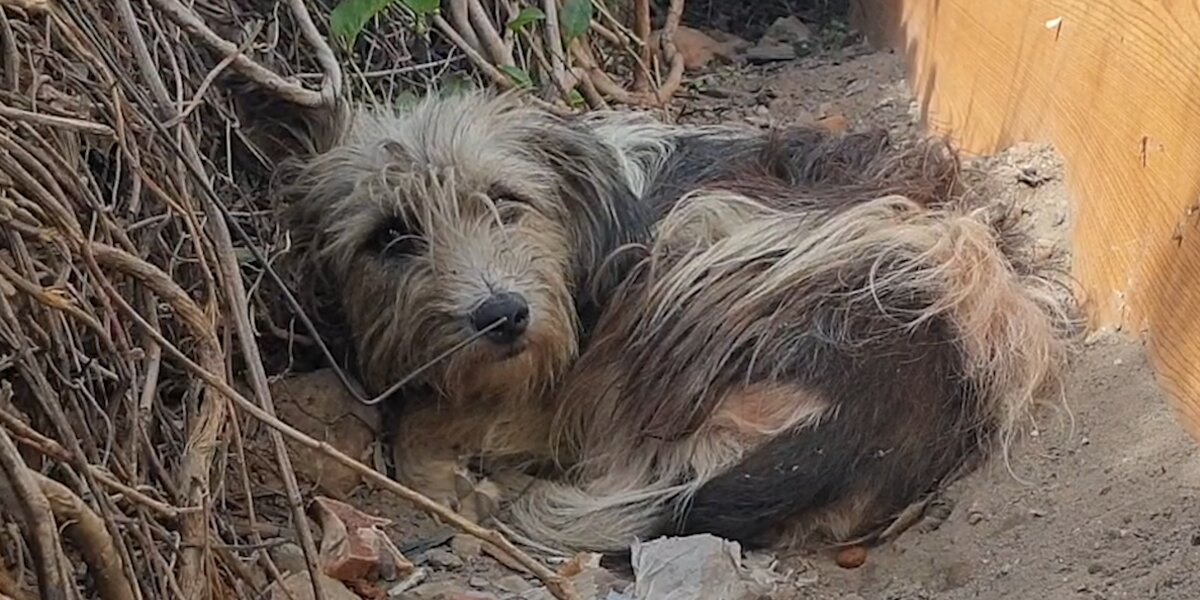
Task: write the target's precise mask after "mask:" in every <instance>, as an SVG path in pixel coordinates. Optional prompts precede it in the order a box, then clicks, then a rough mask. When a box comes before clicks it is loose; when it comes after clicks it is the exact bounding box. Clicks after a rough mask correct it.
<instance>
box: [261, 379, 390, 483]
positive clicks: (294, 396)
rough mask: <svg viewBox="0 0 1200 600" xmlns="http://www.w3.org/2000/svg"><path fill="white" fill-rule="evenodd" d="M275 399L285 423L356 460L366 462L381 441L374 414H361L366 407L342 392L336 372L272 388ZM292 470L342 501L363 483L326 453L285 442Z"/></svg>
mask: <svg viewBox="0 0 1200 600" xmlns="http://www.w3.org/2000/svg"><path fill="white" fill-rule="evenodd" d="M270 390H271V396H272V398H273V399H274V401H275V411H276V413H278V415H279V418H280V419H281V420H282V421H283V422H285V423H287V424H289V425H291V426H292V427H295V428H296V429H299V430H300V431H303V432H304V433H306V434H308V435H309V436H312V437H314V438H316V439H317V440H318V441H322V442H326V443H328V444H330V445H332V446H333V447H334V448H337V449H338V450H340V451H342V452H343V453H345V454H348V455H350V456H353V457H355V458H359V457H364V456H366V455H367V453H368V451H369V450H370V448H371V444H372V443H373V442H374V441H375V431H374V429H373V426H375V425H377V424H378V423H372V422H369V419H370V418H371V417H370V416H368V415H361V416H360V415H357V413H356V411H359V410H362V409H363V408H367V407H365V405H363V404H362V403H361V402H358V401H357V400H355V399H354V397H353V396H351V395H350V393H349V392H347V391H346V389H345V388H344V387H342V384H341V381H340V380H338V378H337V376H336V375H335V374H334V373H333V371H332V370H330V369H322V370H319V371H313V372H311V373H301V374H297V375H292V376H289V377H286V378H284V379H281V380H279V381H276V382H275V383H274V384H272V385H271V388H270ZM284 443H286V444H287V446H288V450H289V452H290V454H291V457H292V466H293V467H295V469H296V472H297V473H298V474H300V475H301V476H302V477H303V478H304V479H305V480H308V481H311V482H314V483H316V484H317V485H318V486H320V488H321V489H322V490H324V491H325V492H326V493H328V494H331V495H333V496H334V497H336V498H346V497H347V496H348V495H349V494H350V492H352V491H353V490H354V488H355V487H357V486H358V485H359V483H361V482H362V476H361V475H359V474H358V473H357V472H355V471H354V470H352V469H350V468H348V467H346V466H345V465H343V464H341V463H339V462H337V461H335V460H333V459H331V458H330V457H329V456H327V455H326V454H324V453H322V452H320V451H318V450H314V449H312V448H309V447H307V446H304V445H301V444H298V443H295V442H292V441H291V440H285V442H284Z"/></svg>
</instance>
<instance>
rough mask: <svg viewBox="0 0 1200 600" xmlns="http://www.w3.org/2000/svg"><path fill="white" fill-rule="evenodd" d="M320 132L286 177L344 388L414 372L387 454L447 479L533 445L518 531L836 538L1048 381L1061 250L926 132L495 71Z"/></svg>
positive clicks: (988, 447) (1002, 441) (892, 508)
mask: <svg viewBox="0 0 1200 600" xmlns="http://www.w3.org/2000/svg"><path fill="white" fill-rule="evenodd" d="M331 123H332V124H333V125H334V126H333V127H329V125H330V124H331ZM321 131H322V132H323V133H322V134H321V136H318V137H322V141H318V142H316V143H315V145H314V148H315V149H316V150H317V152H316V154H314V155H310V156H305V157H302V158H301V159H298V160H292V161H289V162H288V163H287V164H285V165H283V166H282V167H281V169H280V175H281V178H282V181H283V182H284V185H283V186H282V187H281V189H280V193H281V194H282V198H283V199H284V201H285V202H286V203H287V205H288V207H289V208H288V214H289V219H290V221H289V222H290V223H291V226H292V231H293V233H294V235H295V236H296V238H297V240H299V241H301V242H302V243H303V244H304V245H305V246H306V247H308V248H310V249H311V250H312V255H311V258H312V261H313V262H311V263H310V264H311V265H312V267H313V269H314V270H315V271H317V272H320V273H323V274H324V275H325V277H327V281H328V282H329V285H331V286H332V287H331V289H332V290H333V291H334V292H335V294H336V295H337V296H338V298H339V299H340V301H341V302H340V304H341V310H343V311H344V313H345V318H346V319H347V322H348V325H349V329H350V332H351V334H352V336H353V344H354V349H355V351H356V356H357V364H358V367H359V370H360V374H361V377H362V379H363V381H364V382H365V383H366V386H367V387H368V388H369V389H370V390H372V391H374V392H380V391H382V390H384V389H387V388H388V387H389V386H390V385H391V384H392V383H393V382H394V381H396V380H398V379H400V378H401V377H403V376H405V375H407V374H409V373H410V372H413V371H414V370H417V369H419V368H422V367H426V366H428V367H429V368H427V369H425V370H424V371H422V374H421V376H420V377H419V378H417V379H416V380H414V382H413V385H411V386H409V388H408V389H406V390H404V394H403V395H404V399H403V401H402V402H401V411H402V414H401V416H400V419H399V425H398V427H397V428H396V439H395V447H396V452H397V463H398V464H397V470H398V474H399V477H400V478H401V479H402V480H403V481H404V482H406V483H408V484H410V485H413V486H415V487H417V488H418V489H420V490H421V491H423V492H425V493H426V494H428V495H431V496H433V497H435V498H437V499H439V500H442V501H447V502H451V503H454V502H456V501H457V500H458V499H459V498H461V497H462V496H463V495H464V493H466V492H468V491H469V488H470V486H467V487H466V489H464V487H463V486H462V483H463V481H462V477H463V475H462V473H463V467H462V465H463V464H464V462H463V461H464V459H466V458H480V457H482V458H484V459H486V461H487V462H488V464H490V465H492V468H494V469H498V470H499V471H497V472H502V471H503V470H504V468H509V467H512V466H513V465H520V464H524V463H525V462H537V461H541V462H542V463H547V464H550V465H552V466H554V467H556V470H555V471H554V472H553V473H551V474H549V475H547V476H544V477H540V478H538V479H536V480H535V481H534V482H533V483H532V484H531V485H529V486H528V487H527V488H526V489H515V490H510V491H511V492H513V495H514V496H515V497H514V498H511V503H510V505H509V506H508V509H509V517H510V518H511V519H512V520H513V523H514V524H515V525H516V526H517V527H518V528H519V529H520V530H521V531H523V532H524V533H526V534H527V535H529V536H530V537H532V538H533V539H535V540H538V541H541V542H544V543H547V544H551V545H555V546H558V547H564V548H571V549H587V550H598V551H621V550H623V549H625V548H627V547H628V545H629V544H630V543H631V542H632V541H634V540H635V539H645V538H648V537H653V536H656V535H661V534H675V533H696V532H711V533H714V534H717V535H720V536H724V537H726V538H730V539H735V540H739V541H741V542H743V543H745V544H749V545H757V544H770V543H778V542H782V541H792V542H801V543H810V542H817V541H823V542H834V543H837V542H844V541H846V540H849V539H853V538H854V537H855V536H860V535H862V534H865V533H867V532H870V531H873V530H876V529H878V527H879V526H880V525H882V524H886V523H887V522H888V520H889V519H891V518H893V517H895V516H896V515H897V513H899V512H900V511H901V510H903V509H904V508H905V507H906V506H908V505H910V504H912V503H913V502H915V501H917V500H919V499H921V498H922V497H923V496H924V495H926V494H928V493H929V492H930V491H932V490H934V489H935V488H936V487H937V486H939V485H944V484H945V483H947V482H948V481H950V480H952V479H953V478H955V477H957V476H959V475H961V474H962V473H964V472H966V471H967V470H969V469H970V468H972V467H973V466H974V465H976V464H977V463H978V459H980V458H985V457H987V456H989V455H991V454H993V453H994V452H995V451H996V450H997V449H999V450H1003V449H1005V448H1006V447H1007V442H1008V440H1009V439H1010V437H1011V436H1012V434H1013V432H1014V431H1015V430H1016V426H1017V424H1018V421H1019V420H1020V419H1021V418H1022V416H1023V415H1025V414H1026V413H1027V412H1028V411H1029V410H1030V409H1031V407H1032V406H1033V404H1034V403H1035V402H1036V401H1037V400H1039V399H1041V398H1044V397H1045V396H1046V395H1047V394H1053V393H1056V392H1058V391H1059V390H1058V386H1059V384H1060V380H1059V377H1060V375H1061V374H1062V372H1063V370H1064V366H1065V364H1066V362H1067V358H1068V356H1069V350H1070V349H1071V342H1072V339H1071V335H1072V334H1073V330H1072V329H1071V327H1070V324H1071V320H1070V319H1069V318H1068V317H1069V316H1070V314H1071V311H1070V304H1069V302H1068V299H1067V297H1066V295H1064V294H1061V293H1060V291H1061V290H1060V289H1059V288H1058V287H1056V282H1055V279H1054V277H1053V275H1054V274H1055V273H1056V271H1054V270H1053V269H1052V268H1051V266H1050V265H1047V264H1044V263H1045V260H1044V259H1041V258H1039V257H1038V255H1037V254H1036V253H1035V251H1034V250H1033V249H1032V248H1031V247H1030V245H1029V243H1028V241H1027V240H1026V239H1025V237H1024V236H1023V235H1022V233H1021V231H1020V230H1019V229H1018V228H1017V224H1016V222H1015V221H1014V220H1013V219H1012V218H1011V217H1012V215H1011V214H1009V213H1007V212H1005V211H996V210H994V207H989V206H987V205H983V206H975V205H973V204H971V203H969V202H967V201H966V200H964V199H963V198H962V194H961V190H960V187H961V186H960V182H959V180H958V173H959V170H958V164H957V162H956V159H955V157H954V155H953V154H952V153H951V152H950V151H949V149H948V148H946V147H945V146H944V145H943V144H941V143H939V142H936V141H932V140H927V141H920V142H917V143H912V144H908V145H904V146H900V145H897V144H894V143H893V142H892V141H890V140H889V139H887V136H886V135H884V134H882V133H879V132H869V133H858V134H850V135H845V136H835V135H832V134H829V133H827V132H825V131H822V130H819V129H808V128H795V129H787V130H782V131H776V132H772V133H764V132H760V131H758V130H748V129H742V128H736V127H703V128H695V127H692V128H689V127H679V126H668V125H664V124H662V123H659V122H657V121H655V120H653V119H651V118H649V117H647V116H644V115H639V114H635V113H622V112H601V113H594V114H591V115H589V116H585V117H569V118H564V117H558V116H555V115H553V114H550V113H548V112H544V111H541V110H537V109H534V108H529V107H527V106H524V105H522V104H521V103H519V102H518V101H516V100H515V99H514V98H513V97H511V96H504V95H501V96H494V95H490V94H468V95H462V96H454V97H440V98H431V99H428V100H425V101H423V102H422V103H420V104H418V105H416V106H415V107H411V108H408V109H405V110H398V111H391V110H369V109H360V110H355V111H353V112H352V113H348V116H347V117H345V118H339V119H335V120H334V121H331V122H326V124H325V126H324V127H323V128H322V129H321ZM310 133H311V131H310ZM464 343H465V346H464ZM460 346H462V349H461V350H460V351H458V352H456V353H451V352H450V351H451V350H453V349H455V348H458V347H460ZM447 354H449V356H448V357H446V358H444V359H441V357H443V356H446V355H447ZM430 363H432V365H431V366H430ZM496 465H501V466H496Z"/></svg>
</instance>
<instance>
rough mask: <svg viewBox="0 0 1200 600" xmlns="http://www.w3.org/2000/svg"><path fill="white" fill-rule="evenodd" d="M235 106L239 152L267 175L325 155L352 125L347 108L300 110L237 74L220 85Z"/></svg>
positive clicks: (344, 105) (338, 104) (342, 105)
mask: <svg viewBox="0 0 1200 600" xmlns="http://www.w3.org/2000/svg"><path fill="white" fill-rule="evenodd" d="M218 83H219V85H220V86H221V87H222V88H223V89H225V90H226V91H227V92H228V94H229V96H230V99H231V100H232V103H233V108H234V114H235V115H236V116H237V120H238V134H239V135H238V136H237V138H238V139H239V140H240V141H241V144H240V145H241V148H239V150H242V151H244V152H247V153H248V154H249V155H250V156H251V157H253V160H255V161H257V162H258V163H259V164H261V165H262V166H263V167H265V168H267V169H268V170H270V169H273V168H274V167H275V166H276V165H278V164H280V163H283V162H286V161H288V160H289V159H295V158H300V159H303V158H308V157H312V156H315V155H317V154H320V153H322V152H325V151H327V150H329V149H330V148H331V147H333V145H334V144H336V143H337V141H338V139H339V138H340V137H341V136H342V135H343V134H344V132H345V131H346V129H347V127H348V126H349V123H350V118H349V111H350V107H349V104H348V103H347V102H346V101H344V100H343V99H340V98H339V99H337V101H336V102H335V103H334V104H333V105H329V106H317V107H311V106H302V105H299V104H296V103H294V102H291V101H288V100H286V99H284V98H282V97H280V95H279V94H277V93H275V92H272V91H271V90H268V89H264V88H263V87H262V85H261V84H259V83H257V82H254V81H252V80H250V79H248V78H246V77H245V76H243V75H241V74H238V73H236V72H231V73H229V74H226V75H223V76H222V77H221V79H220V80H218Z"/></svg>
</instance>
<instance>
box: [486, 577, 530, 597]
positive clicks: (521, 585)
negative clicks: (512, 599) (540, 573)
mask: <svg viewBox="0 0 1200 600" xmlns="http://www.w3.org/2000/svg"><path fill="white" fill-rule="evenodd" d="M495 586H496V589H499V590H503V591H505V592H508V593H510V594H520V593H522V592H527V591H529V590H531V589H533V585H532V584H530V583H529V582H528V581H525V578H524V577H521V576H520V575H508V576H506V577H502V578H500V579H499V580H497V581H496V583H495Z"/></svg>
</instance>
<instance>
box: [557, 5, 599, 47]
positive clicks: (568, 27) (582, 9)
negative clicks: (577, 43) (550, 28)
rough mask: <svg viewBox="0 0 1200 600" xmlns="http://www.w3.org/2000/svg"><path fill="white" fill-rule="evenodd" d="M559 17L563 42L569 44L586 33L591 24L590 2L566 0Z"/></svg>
mask: <svg viewBox="0 0 1200 600" xmlns="http://www.w3.org/2000/svg"><path fill="white" fill-rule="evenodd" d="M560 17H561V18H560V19H559V21H561V22H562V30H563V38H564V41H566V42H567V43H570V42H571V41H572V40H574V39H576V38H579V37H581V36H583V34H585V33H587V30H588V25H589V24H590V23H591V22H592V0H567V1H566V2H564V3H563V7H562V14H561V15H560Z"/></svg>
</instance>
